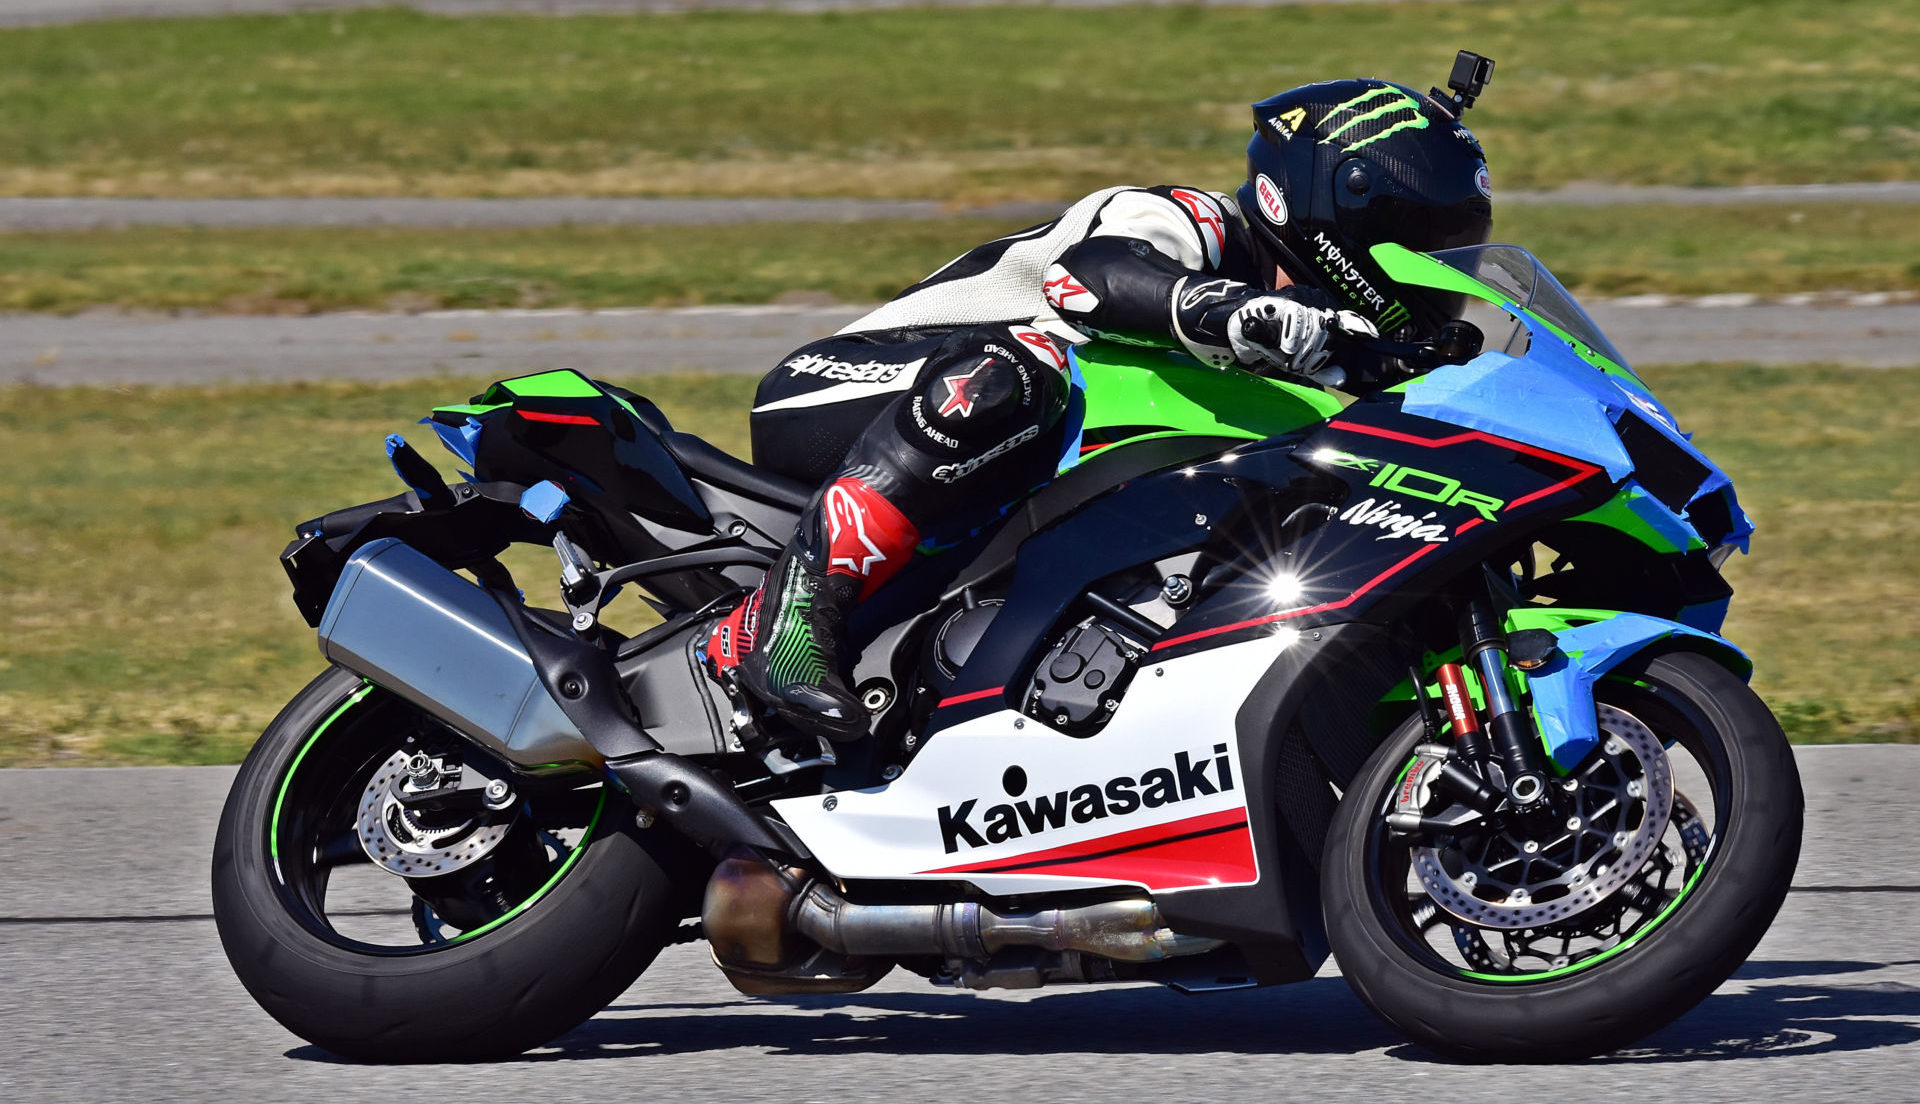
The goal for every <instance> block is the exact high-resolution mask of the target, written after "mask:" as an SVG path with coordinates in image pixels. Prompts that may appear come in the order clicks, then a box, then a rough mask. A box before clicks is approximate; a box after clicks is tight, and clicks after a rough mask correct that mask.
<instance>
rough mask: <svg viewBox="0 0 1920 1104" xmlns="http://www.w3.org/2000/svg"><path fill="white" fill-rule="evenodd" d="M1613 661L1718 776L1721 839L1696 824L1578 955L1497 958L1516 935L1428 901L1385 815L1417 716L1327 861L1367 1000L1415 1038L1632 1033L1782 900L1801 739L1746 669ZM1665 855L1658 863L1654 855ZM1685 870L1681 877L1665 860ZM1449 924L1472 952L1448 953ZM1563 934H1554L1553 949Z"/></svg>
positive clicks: (1649, 721)
mask: <svg viewBox="0 0 1920 1104" xmlns="http://www.w3.org/2000/svg"><path fill="white" fill-rule="evenodd" d="M1616 676H1617V677H1614V678H1611V679H1609V680H1608V681H1606V682H1603V683H1602V684H1601V686H1600V687H1599V688H1598V689H1597V697H1598V698H1599V699H1600V700H1601V701H1602V702H1603V703H1605V704H1608V705H1611V706H1613V707H1615V708H1617V709H1620V710H1623V711H1625V712H1626V713H1628V714H1630V715H1631V716H1632V717H1633V718H1634V719H1637V721H1639V722H1641V723H1644V724H1645V725H1646V726H1647V728H1648V729H1650V730H1651V731H1652V733H1654V734H1655V735H1656V736H1657V737H1658V738H1659V739H1660V741H1661V742H1663V743H1666V744H1667V745H1668V746H1669V748H1670V749H1672V750H1674V751H1683V752H1685V753H1687V754H1688V755H1690V756H1691V757H1692V758H1693V759H1694V760H1696V761H1697V763H1698V767H1699V770H1698V772H1697V775H1696V779H1697V778H1698V776H1704V779H1705V783H1704V788H1705V789H1707V790H1710V791H1711V793H1710V798H1711V803H1712V807H1713V809H1712V818H1711V837H1710V840H1709V839H1708V838H1707V836H1706V833H1705V832H1703V831H1700V830H1699V829H1697V828H1696V829H1695V836H1694V837H1693V839H1691V840H1690V841H1689V843H1688V846H1687V847H1686V848H1685V851H1686V856H1685V857H1684V858H1683V857H1680V856H1678V855H1675V856H1674V857H1673V858H1671V859H1663V860H1660V861H1661V862H1664V863H1667V864H1668V865H1665V866H1662V867H1661V869H1660V871H1659V873H1660V877H1659V878H1658V880H1657V885H1656V884H1655V879H1653V878H1652V876H1651V875H1648V876H1647V877H1646V878H1644V879H1641V880H1637V881H1636V882H1635V884H1634V885H1633V886H1630V887H1625V888H1622V889H1621V890H1619V891H1618V893H1616V894H1615V898H1619V897H1620V895H1622V894H1628V893H1630V892H1635V893H1640V894H1643V895H1647V896H1648V898H1649V899H1648V900H1646V901H1644V902H1637V903H1638V904H1639V911H1635V910H1634V909H1632V908H1628V907H1625V906H1621V905H1620V904H1619V903H1618V901H1617V900H1615V899H1609V901H1610V902H1611V904H1609V902H1603V903H1602V904H1601V905H1596V906H1593V907H1592V908H1590V909H1588V910H1587V914H1593V913H1598V912H1601V911H1602V910H1603V909H1605V908H1608V907H1612V908H1615V909H1617V910H1619V912H1620V915H1622V916H1630V917H1634V918H1635V919H1634V920H1633V921H1632V923H1631V924H1627V923H1624V922H1618V921H1616V923H1615V929H1616V930H1615V931H1614V932H1613V933H1612V934H1611V936H1610V937H1609V936H1607V935H1606V934H1604V933H1603V934H1602V935H1601V936H1599V937H1597V941H1596V937H1594V936H1593V935H1592V933H1591V932H1590V931H1589V932H1587V933H1586V936H1585V938H1586V944H1587V945H1586V946H1584V948H1582V949H1579V950H1573V951H1572V952H1571V953H1570V954H1568V955H1567V956H1565V960H1564V961H1562V960H1557V959H1556V960H1550V961H1548V962H1545V963H1535V964H1533V968H1531V969H1529V968H1527V967H1526V966H1524V965H1523V964H1522V962H1521V959H1520V956H1518V955H1512V954H1508V955H1502V954H1501V953H1500V952H1499V951H1497V950H1496V951H1493V952H1492V953H1491V958H1493V959H1494V960H1497V961H1498V962H1499V965H1498V966H1497V967H1490V966H1488V965H1487V964H1486V963H1487V961H1488V958H1489V954H1488V948H1489V947H1491V946H1493V945H1494V944H1499V943H1502V942H1503V941H1504V946H1505V947H1506V948H1507V950H1508V951H1512V949H1513V948H1514V943H1513V942H1511V941H1510V939H1509V938H1508V937H1510V936H1511V935H1512V934H1514V933H1511V932H1505V931H1495V930H1492V929H1475V928H1474V927H1473V926H1472V925H1469V924H1466V923H1465V922H1463V921H1461V920H1460V919H1459V918H1458V917H1457V916H1456V915H1454V914H1452V913H1450V912H1449V911H1448V910H1445V909H1442V908H1440V907H1438V906H1437V905H1435V904H1434V902H1433V901H1432V900H1431V898H1429V899H1427V900H1425V901H1422V899H1421V896H1422V895H1421V893H1420V891H1419V889H1420V883H1419V882H1418V881H1417V879H1410V878H1409V876H1408V871H1409V869H1410V868H1409V865H1408V864H1407V860H1406V859H1405V858H1404V857H1403V854H1402V853H1404V852H1406V851H1407V850H1408V846H1407V844H1405V843H1396V842H1394V840H1393V839H1392V838H1391V837H1390V833H1389V832H1388V830H1387V829H1386V827H1385V823H1384V814H1385V812H1386V811H1387V810H1388V809H1389V808H1391V806H1392V801H1393V795H1394V792H1395V790H1396V784H1397V783H1398V781H1399V780H1400V778H1401V777H1402V772H1403V771H1404V770H1405V769H1406V766H1407V764H1408V763H1409V759H1410V757H1411V755H1412V752H1413V748H1414V746H1415V745H1416V744H1418V743H1420V742H1422V739H1423V733H1422V731H1421V728H1420V725H1419V723H1418V720H1417V718H1416V719H1415V720H1414V721H1412V722H1410V723H1409V724H1408V725H1407V726H1404V727H1403V728H1402V729H1400V730H1399V731H1398V732H1397V733H1396V734H1395V735H1394V736H1393V737H1391V738H1389V739H1388V740H1387V741H1386V743H1385V744H1383V745H1382V746H1381V747H1380V748H1379V749H1378V750H1377V751H1376V752H1375V753H1374V755H1373V756H1372V758H1370V759H1369V760H1368V762H1367V764H1366V765H1365V766H1364V767H1363V768H1362V769H1361V771H1360V773H1359V775H1358V776H1357V777H1356V778H1355V779H1354V781H1353V784H1352V785H1351V786H1350V787H1349V788H1348V790H1347V791H1346V794H1345V796H1344V798H1343V799H1342V801H1341V804H1340V807H1339V810H1338V812H1337V813H1336V815H1335V817H1334V822H1333V826H1332V829H1331V831H1330V833H1329V836H1328V841H1327V852H1326V856H1327V857H1326V862H1325V865H1324V869H1323V872H1322V892H1323V897H1324V899H1325V908H1326V919H1327V928H1328V935H1329V939H1330V942H1331V943H1332V946H1333V951H1334V954H1335V957H1336V958H1337V959H1338V961H1339V963H1340V968H1341V971H1342V973H1343V974H1344V975H1345V976H1346V978H1347V981H1348V983H1349V984H1350V985H1351V986H1352V987H1353V989H1354V991H1355V992H1356V993H1357V994H1358V995H1359V996H1360V999H1361V1000H1362V1001H1364V1002H1365V1003H1366V1004H1367V1006H1368V1007H1369V1008H1372V1009H1373V1010H1374V1012H1376V1013H1377V1014H1379V1015H1380V1016H1381V1017H1382V1018H1383V1019H1385V1020H1386V1021H1387V1022H1388V1023H1390V1024H1392V1025H1393V1026H1394V1027H1395V1028H1397V1029H1398V1030H1400V1031H1401V1032H1402V1033H1404V1034H1405V1035H1406V1036H1407V1037H1408V1038H1409V1039H1411V1040H1413V1041H1414V1042H1415V1043H1418V1044H1419V1045H1421V1046H1423V1047H1426V1048H1428V1049H1430V1050H1434V1051H1437V1052H1439V1053H1441V1054H1444V1055H1447V1056H1449V1057H1453V1058H1458V1059H1464V1060H1468V1061H1481V1062H1558V1061H1570V1060H1573V1059H1578V1058H1583V1057H1587V1056H1590V1055H1594V1054H1600V1053H1604V1052H1607V1051H1611V1050H1615V1049H1618V1048H1620V1047H1622V1046H1625V1045H1627V1044H1629V1043H1631V1042H1633V1041H1635V1040H1637V1039H1639V1038H1642V1037H1643V1036H1645V1035H1647V1034H1649V1033H1651V1032H1653V1031H1655V1030H1657V1029H1658V1028H1660V1027H1662V1026H1664V1025H1665V1024H1667V1023H1668V1022H1670V1021H1671V1020H1673V1019H1675V1018H1676V1017H1678V1016H1679V1015H1681V1014H1682V1013H1684V1012H1686V1011H1688V1010H1689V1009H1691V1008H1693V1007H1694V1006H1695V1005H1696V1004H1698V1003H1699V1002H1700V1001H1702V1000H1704V999H1705V998H1706V997H1707V996H1708V995H1709V994H1711V993H1712V992H1713V991H1714V989H1716V988H1718V987H1719V986H1720V984H1721V983H1722V982H1724V981H1725V980H1726V979H1727V978H1728V977H1729V976H1731V975H1732V973H1733V971H1734V970H1735V969H1737V968H1738V967H1739V966H1740V964H1741V963H1742V962H1744V961H1745V960H1746V958H1747V956H1748V955H1749V954H1751V953H1752V952H1753V949H1754V947H1755V946H1756V945H1757V944H1758V943H1759V941H1760V938H1761V936H1762V935H1764V934H1765V932H1766V930H1767V927H1768V925H1770V924H1771V923H1772V921H1773V917H1774V915H1775V914H1776V913H1777V912H1778V911H1779V908H1780V905H1781V903H1782V902H1783V901H1784V900H1785V898H1786V894H1787V889H1788V886H1789V883H1790V882H1791V880H1792V877H1793V870H1794V865H1795V862H1796V861H1797V859H1798V856H1799V850H1800V834H1801V816H1802V797H1801V791H1800V779H1799V774H1798V772H1797V770H1796V769H1795V766H1794V762H1793V753H1792V750H1791V748H1790V747H1789V745H1788V744H1787V741H1786V738H1785V736H1784V735H1783V734H1782V733H1781V731H1780V726H1779V725H1778V724H1777V723H1776V722H1775V721H1774V719H1773V716H1772V714H1771V713H1770V712H1768V710H1767V708H1766V706H1765V705H1764V704H1763V703H1762V702H1761V701H1760V699H1759V698H1758V697H1756V696H1755V695H1754V694H1753V692H1752V691H1751V690H1749V689H1748V688H1747V686H1746V685H1745V684H1744V683H1743V682H1742V681H1741V680H1740V679H1739V678H1737V677H1735V676H1734V675H1732V674H1731V673H1729V672H1728V671H1727V670H1726V669H1725V668H1723V667H1721V666H1720V665H1719V664H1717V663H1715V662H1714V661H1713V660H1711V659H1708V658H1706V657H1703V656H1699V655H1694V654H1689V653H1676V654H1672V655H1667V656H1663V657H1660V658H1657V659H1654V660H1652V661H1650V662H1648V663H1646V664H1645V665H1644V666H1643V667H1642V668H1641V669H1639V670H1637V671H1634V672H1632V674H1631V676H1630V677H1625V673H1624V672H1616ZM1600 753H1601V752H1600V750H1599V749H1596V751H1595V752H1594V754H1595V755H1599V754H1600ZM1590 758H1591V757H1590ZM1674 758H1678V756H1674ZM1696 785H1698V782H1697V781H1696ZM1679 809H1680V805H1679V804H1676V806H1675V810H1676V811H1675V821H1676V822H1677V821H1678V820H1679V819H1680V817H1681V814H1680V812H1679ZM1688 815H1691V807H1690V806H1689V807H1688ZM1704 820H1705V818H1704V817H1703V818H1701V821H1704ZM1698 823H1700V822H1696V824H1698ZM1396 849H1397V850H1396ZM1668 849H1669V851H1670V852H1671V851H1675V850H1677V849H1676V848H1673V847H1671V845H1669V848H1668ZM1482 854H1485V852H1482ZM1654 867H1655V863H1654V862H1653V861H1649V863H1648V864H1647V866H1646V867H1645V868H1643V869H1644V870H1646V871H1652V870H1654ZM1670 868H1671V869H1672V870H1679V871H1680V872H1681V874H1682V875H1684V878H1685V880H1684V884H1681V879H1680V878H1679V877H1669V876H1668V875H1669V873H1670ZM1648 887H1652V888H1651V889H1649V888H1648ZM1428 906H1433V907H1431V908H1430V907H1428ZM1579 920H1580V918H1579V917H1575V918H1571V919H1569V920H1568V921H1566V922H1564V923H1556V924H1544V925H1541V926H1540V928H1538V929H1532V930H1530V931H1526V932H1521V933H1519V934H1520V935H1522V936H1527V935H1531V934H1533V932H1535V931H1537V932H1542V933H1546V938H1547V939H1549V940H1558V939H1559V938H1560V936H1561V935H1562V934H1564V933H1568V932H1575V931H1578V930H1579V929H1580V928H1581V923H1580V922H1579ZM1589 926H1593V925H1589ZM1448 928H1450V929H1451V931H1450V932H1447V931H1445V930H1444V929H1448ZM1434 933H1440V934H1434ZM1449 936H1450V937H1451V938H1452V940H1453V943H1454V945H1455V946H1456V947H1458V948H1460V950H1461V953H1460V954H1459V955H1457V956H1453V955H1449V954H1448V953H1447V950H1446V941H1447V938H1448V937H1449ZM1566 945H1567V946H1572V945H1573V942H1572V941H1571V940H1569V942H1568V944H1566ZM1560 946H1562V944H1559V943H1550V944H1549V948H1550V949H1549V953H1551V950H1552V949H1554V948H1558V947H1560ZM1476 952H1477V953H1476ZM1490 971H1492V972H1490Z"/></svg>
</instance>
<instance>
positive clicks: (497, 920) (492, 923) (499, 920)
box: [447, 784, 607, 943]
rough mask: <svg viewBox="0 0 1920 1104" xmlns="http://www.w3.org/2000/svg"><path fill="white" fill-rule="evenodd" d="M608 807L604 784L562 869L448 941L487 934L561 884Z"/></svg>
mask: <svg viewBox="0 0 1920 1104" xmlns="http://www.w3.org/2000/svg"><path fill="white" fill-rule="evenodd" d="M606 808H607V787H606V786H605V785H604V784H603V785H602V786H601V787H600V803H599V804H597V805H595V806H594V807H593V819H592V820H589V821H587V830H586V831H585V832H583V833H581V835H580V842H579V844H577V845H576V846H575V847H574V849H573V850H571V851H569V852H567V858H566V861H565V862H562V863H561V864H560V869H558V870H556V871H554V872H553V877H551V878H548V879H547V880H546V883H545V884H544V885H542V886H541V887H540V888H539V889H537V890H534V892H533V896H531V897H529V898H527V899H526V900H524V901H522V902H520V903H519V904H517V905H515V906H513V908H511V909H509V910H508V911H506V912H505V913H502V914H501V915H499V916H496V917H494V918H493V919H492V920H489V921H487V922H486V923H484V924H482V925H480V926H479V927H477V928H475V929H473V930H472V931H469V932H461V933H460V934H459V935H456V936H454V937H453V938H452V939H449V940H447V942H448V943H459V942H461V941H463V940H467V939H472V938H473V937H474V936H476V935H485V934H486V933H487V932H490V931H492V930H493V929H495V928H497V927H499V926H500V925H502V924H504V923H506V922H507V921H509V920H511V919H513V918H514V917H516V916H518V915H520V914H521V913H523V912H525V911H527V910H528V909H530V908H532V907H533V906H534V905H535V904H536V903H537V902H538V901H539V900H540V899H541V898H542V897H545V896H546V895H547V894H548V893H549V892H550V891H551V890H552V889H553V887H554V886H556V885H559V884H560V879H562V878H564V877H566V876H567V871H569V870H572V869H573V864H575V863H577V862H579V861H580V856H581V855H584V854H586V851H587V844H588V843H590V842H592V840H593V832H594V829H596V828H598V827H600V814H601V813H603V812H605V811H606Z"/></svg>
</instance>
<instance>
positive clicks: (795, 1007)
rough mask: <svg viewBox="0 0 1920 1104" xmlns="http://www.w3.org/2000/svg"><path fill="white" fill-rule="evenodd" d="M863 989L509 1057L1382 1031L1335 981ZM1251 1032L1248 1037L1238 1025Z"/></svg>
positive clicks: (639, 1015)
mask: <svg viewBox="0 0 1920 1104" xmlns="http://www.w3.org/2000/svg"><path fill="white" fill-rule="evenodd" d="M969 996H971V994H967V993H954V992H938V991H929V992H925V993H899V992H884V991H883V992H867V993H858V994H853V995H851V996H839V997H780V998H770V999H766V1000H749V999H745V998H743V999H741V1000H740V1001H737V1002H732V1003H729V1004H725V1005H708V1004H703V1005H692V1006H674V1005H660V1004H624V1005H614V1006H612V1007H610V1008H608V1009H607V1010H606V1011H604V1012H602V1013H601V1014H600V1015H599V1016H598V1017H596V1018H594V1019H593V1020H590V1021H588V1022H587V1023H585V1024H583V1025H581V1026H580V1027H578V1028H576V1029H575V1030H573V1031H572V1032H569V1033H568V1034H566V1035H564V1036H562V1037H560V1038H559V1039H558V1040H556V1041H555V1042H554V1044H553V1045H554V1047H555V1048H556V1049H552V1050H546V1051H537V1052H533V1053H529V1054H525V1055H521V1056H520V1058H519V1059H518V1060H519V1061H531V1062H543V1061H546V1062H550V1061H575V1060H581V1059H592V1058H614V1057H628V1056H632V1055H635V1054H685V1053H690V1052H699V1051H716V1050H731V1049H734V1048H737V1047H747V1048H753V1049H757V1050H762V1051H765V1052H768V1053H774V1054H813V1055H835V1054H894V1055H942V1054H954V1055H962V1054H966V1055H980V1054H1007V1055H1023V1054H1142V1053H1148V1054H1196V1053H1216V1052H1220V1051H1223V1050H1224V1051H1233V1052H1236V1053H1259V1054H1323V1053H1324V1054H1346V1053H1352V1052H1353V1051H1356V1050H1371V1049H1375V1048H1378V1047H1384V1046H1389V1045H1391V1044H1393V1043H1394V1042H1395V1041H1396V1038H1397V1037H1396V1036H1395V1035H1394V1034H1393V1033H1392V1032H1391V1030H1390V1029H1388V1028H1387V1026H1386V1025H1385V1024H1383V1023H1381V1022H1380V1021H1379V1020H1378V1019H1376V1018H1375V1017H1374V1016H1373V1014H1372V1013H1370V1012H1368V1011H1367V1009H1366V1007H1365V1006H1363V1005H1362V1004H1361V1003H1360V1002H1359V1000H1357V999H1356V998H1355V997H1354V996H1353V993H1352V991H1351V990H1349V989H1348V988H1347V986H1346V983H1345V982H1344V981H1341V980H1340V979H1339V978H1337V977H1322V978H1316V979H1314V980H1311V981H1307V982H1302V983H1300V984H1296V985H1290V986H1286V987H1283V988H1276V989H1262V990H1248V991H1244V992H1229V993H1219V994H1213V995H1209V996H1201V997H1196V996H1184V995H1182V994H1179V993H1175V992H1171V991H1169V990H1165V989H1159V988H1144V987H1128V988H1112V989H1098V990H1092V989H1090V990H1081V991H1074V992H1060V993H1047V994H1036V995H1034V996H1032V997H1030V998H1027V999H1018V1000H1006V999H975V1000H969V999H968V997H969ZM1250 1024H1259V1025H1261V1027H1260V1028H1259V1029H1258V1030H1249V1026H1248V1025H1250Z"/></svg>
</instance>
